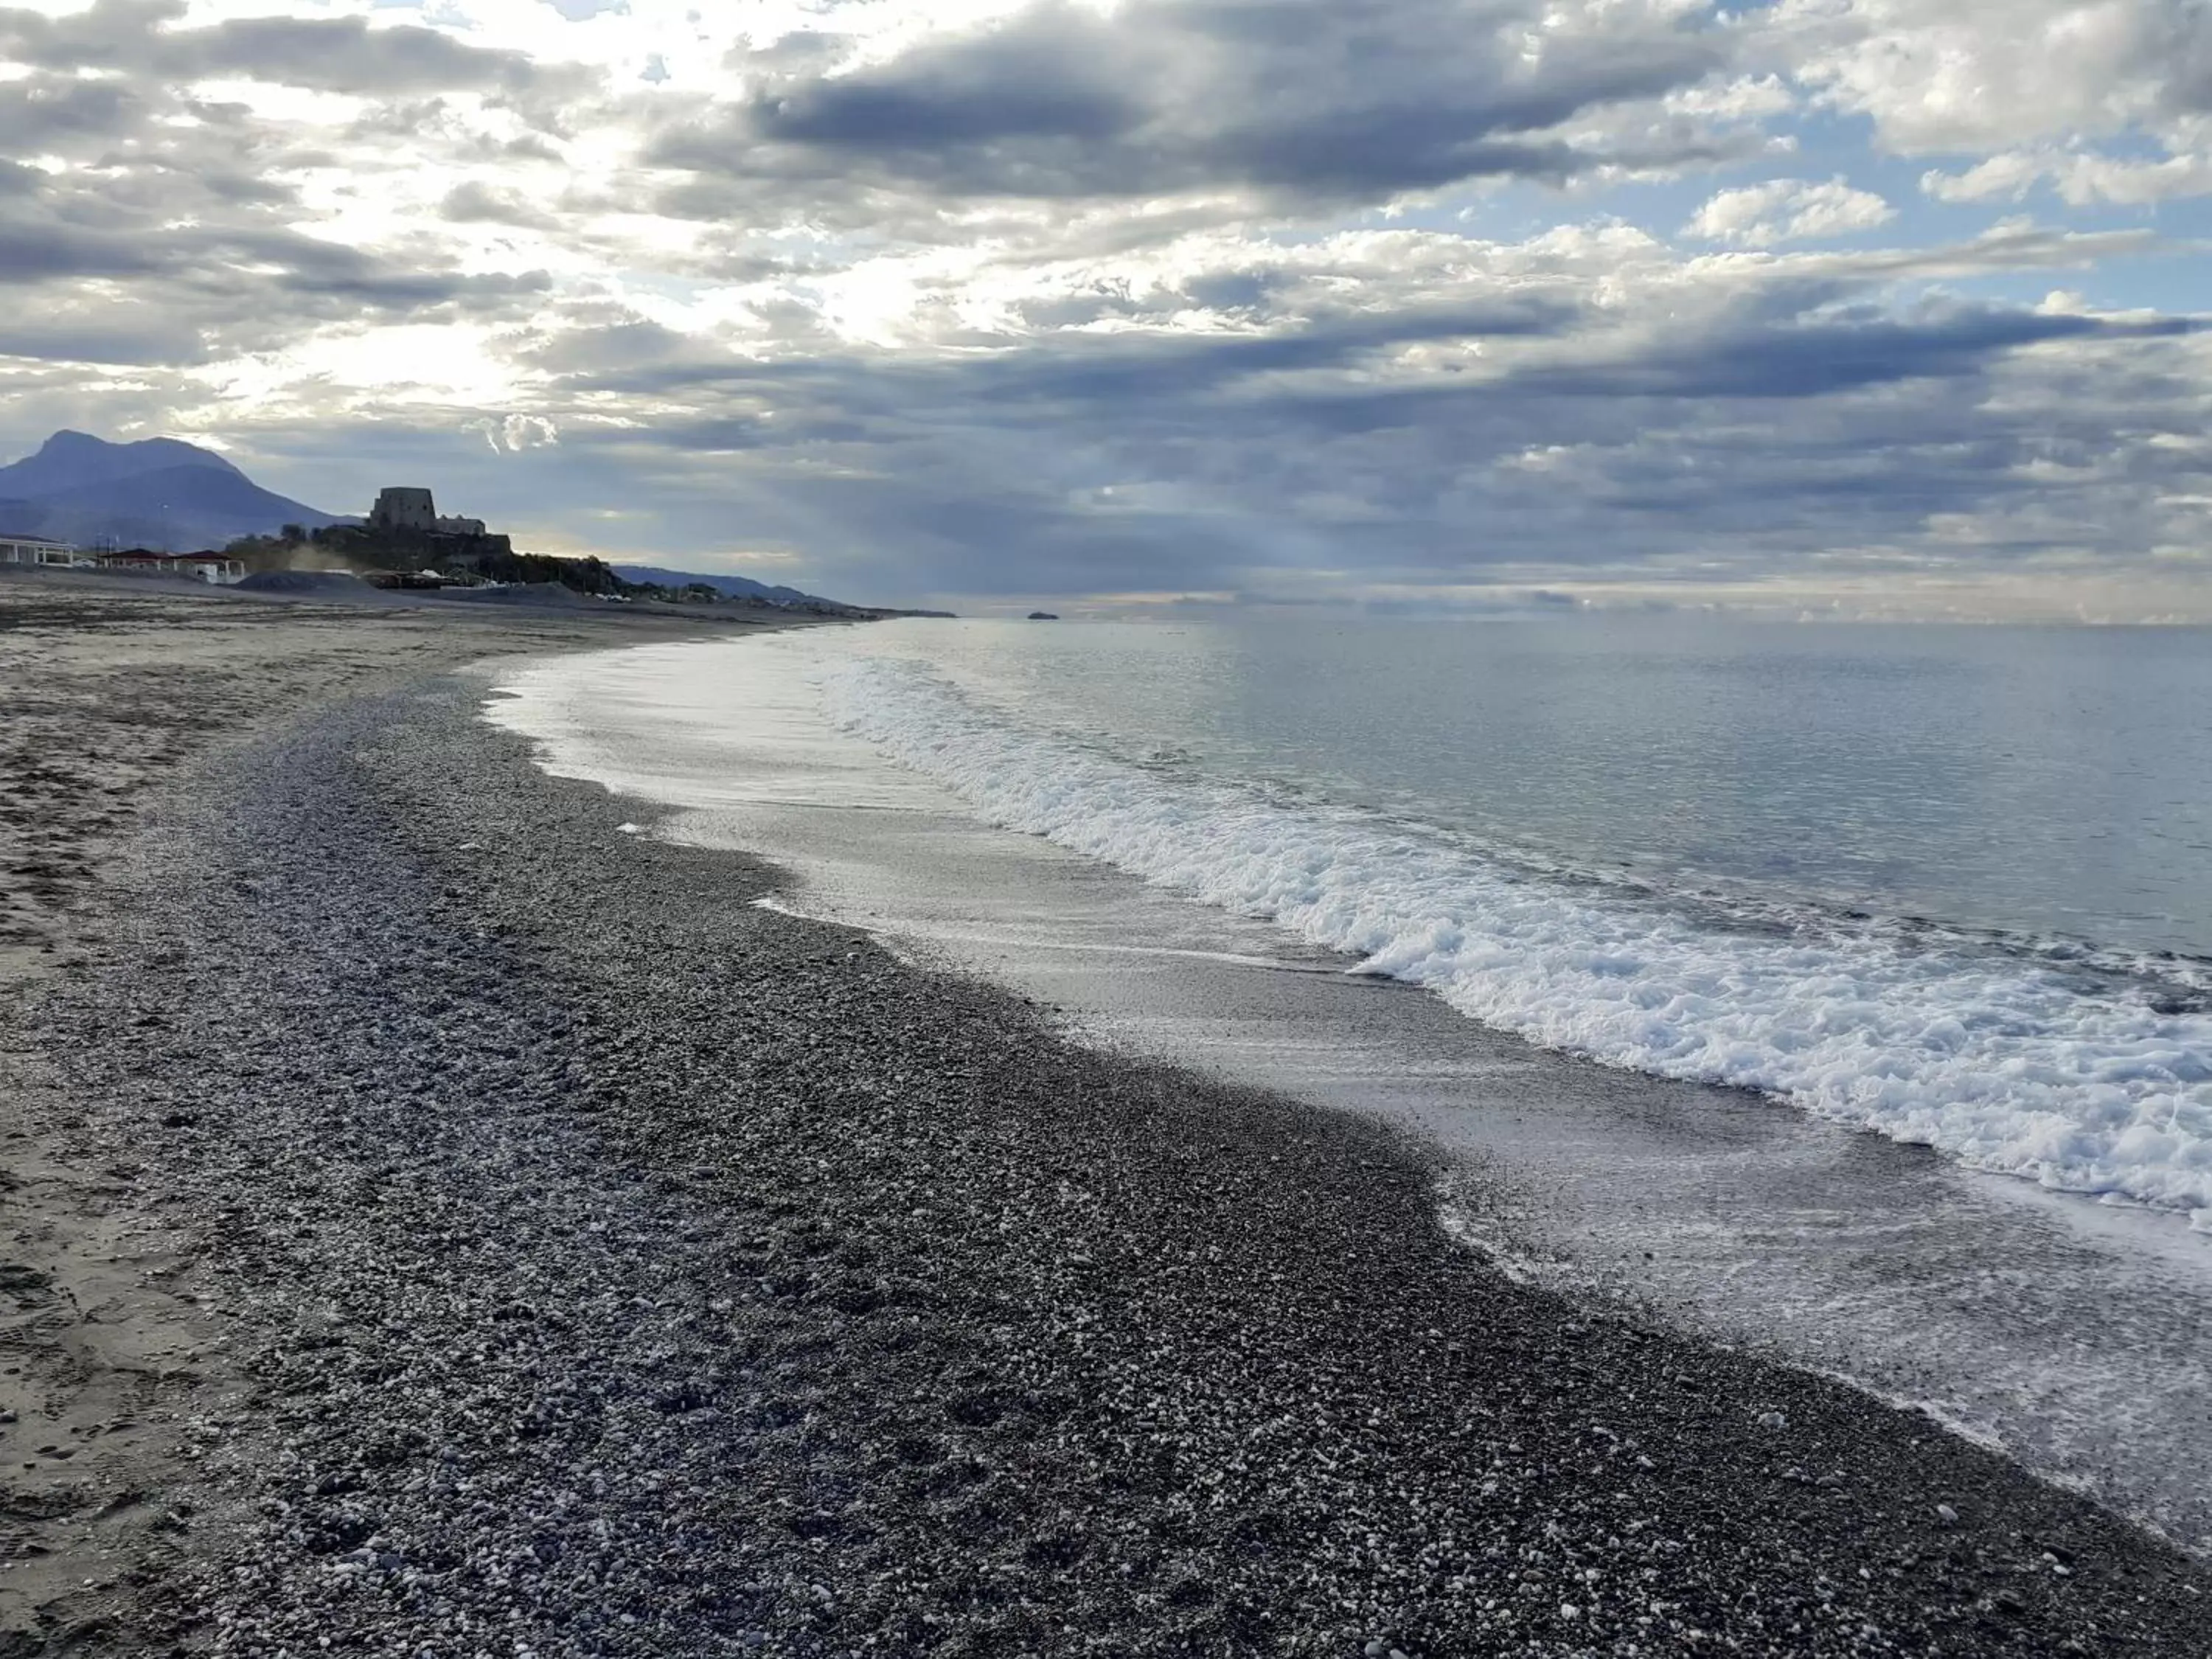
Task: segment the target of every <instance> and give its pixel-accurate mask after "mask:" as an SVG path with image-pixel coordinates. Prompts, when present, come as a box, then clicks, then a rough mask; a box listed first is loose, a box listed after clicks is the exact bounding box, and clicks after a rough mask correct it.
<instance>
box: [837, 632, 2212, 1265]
mask: <svg viewBox="0 0 2212 1659" xmlns="http://www.w3.org/2000/svg"><path fill="white" fill-rule="evenodd" d="M821 684H822V691H823V701H824V704H825V707H826V708H827V709H828V711H829V715H830V718H831V719H832V720H834V721H835V722H836V724H838V725H839V726H842V728H843V729H845V730H846V731H848V732H852V733H853V734H854V735H855V736H858V737H860V738H866V740H868V741H870V742H871V743H872V744H875V745H876V746H877V747H878V749H880V750H882V751H883V752H884V754H885V755H886V756H888V757H890V759H892V760H894V761H896V762H897V763H900V764H902V765H903V766H906V767H908V768H910V769H913V770H915V771H917V772H920V773H921V774H924V775H927V776H928V777H930V778H933V779H934V780H936V781H939V782H940V783H942V784H943V785H945V786H946V787H949V788H951V790H952V791H954V792H955V793H957V794H958V795H959V796H960V797H962V798H963V799H964V800H965V801H967V802H968V803H969V805H971V806H972V807H973V809H974V810H975V811H976V812H977V813H978V814H979V815H980V816H981V817H984V818H985V819H987V820H988V821H989V822H991V823H996V824H1000V825H1003V826H1005V827H1006V828H1008V829H1018V830H1023V831H1026V832H1029V833H1030V834H1034V835H1039V836H1046V837H1048V838H1049V839H1050V840H1052V841H1054V842H1058V843H1059V844H1060V845H1061V846H1063V847H1066V848H1072V849H1073V850H1075V851H1078V852H1080V853H1084V854H1090V855H1091V856H1093V857H1097V858H1099V859H1103V860H1106V861H1108V862H1109V863H1112V864H1115V865H1117V866H1121V867H1122V868H1124V869H1127V870H1129V871H1131V872H1134V873H1136V874H1138V875H1140V876H1142V877H1144V878H1146V879H1147V880H1149V881H1151V882H1153V883H1155V884H1158V885H1160V886H1163V887H1166V888H1170V889H1172V890H1176V891H1179V892H1182V893H1185V894H1187V895H1188V896H1191V897H1193V898H1195V899H1199V900H1201V901H1203V902H1207V903H1211V904H1215V905H1219V906H1222V907H1224V908H1229V909H1232V910H1236V911H1238V912H1241V913H1243V914H1244V915H1254V916H1260V917H1264V918H1267V919H1268V920H1271V921H1274V922H1276V923H1278V924H1279V925H1281V926H1282V927H1285V928H1288V929H1290V930H1291V931H1293V932H1295V933H1298V934H1300V935H1302V936H1303V937H1304V938H1305V939H1309V940H1310V941H1312V942H1314V943H1316V944H1318V945H1327V946H1329V947H1331V948H1333V949H1335V950H1338V951H1346V952H1348V953H1351V954H1352V955H1354V956H1356V957H1358V958H1360V961H1359V971H1364V972H1369V973H1376V974H1385V975H1390V976H1392V977H1395V978H1397V979H1401V980H1405V981H1410V982H1411V983H1413V984H1416V985H1419V986H1422V987H1426V988H1428V989H1429V990H1431V991H1433V992H1434V993H1436V994H1437V995H1439V996H1441V997H1443V999H1444V1000H1446V1001H1447V1002H1448V1003H1449V1004H1450V1005H1451V1006H1452V1007H1454V1008H1455V1009H1457V1010H1458V1011H1459V1012H1462V1013H1463V1014H1465V1015H1467V1016H1468V1017H1469V1018H1474V1019H1478V1020H1480V1021H1482V1022H1483V1023H1485V1024H1488V1025H1491V1026H1493V1027H1496V1028H1498V1029H1500V1030H1506V1031H1510V1032H1513V1033H1515V1034H1516V1035H1517V1036H1522V1037H1523V1038H1526V1039H1527V1040H1528V1041H1530V1042H1535V1043H1539V1044H1541V1045H1543V1046H1544V1047H1547V1048H1555V1049H1559V1050H1563V1051H1565V1052H1568V1053H1571V1054H1581V1055H1584V1056H1587V1057H1589V1058H1590V1059H1592V1060H1598V1061H1601V1062H1602V1063H1604V1064H1607V1065H1610V1066H1621V1067H1626V1068H1630V1069H1633V1070H1638V1071H1642V1072H1648V1073H1654V1074H1656V1075H1657V1076H1661V1077H1668V1078H1679V1079H1693V1080H1697V1081H1701V1082H1708V1083H1716V1084H1724V1085H1733V1086H1736V1087H1741V1088H1748V1089H1755V1090H1759V1091H1765V1092H1767V1093H1769V1094H1771V1095H1773V1096H1776V1097H1779V1098H1782V1099H1784V1100H1787V1101H1790V1102H1791V1103H1795V1104H1796V1105H1799V1106H1801V1107H1803V1108H1805V1109H1808V1110H1810V1111H1813V1112H1816V1113H1819V1114H1820V1115H1822V1116H1825V1117H1828V1118H1832V1119H1835V1120H1837V1121H1841V1122H1844V1123H1848V1124H1851V1125H1854V1126H1857V1127H1864V1128H1868V1129H1872V1130H1875V1131H1877V1132H1879V1133H1882V1134H1885V1135H1887V1136H1890V1137H1891V1138H1893V1139H1897V1140H1900V1141H1907V1142H1911V1143H1915V1144H1921V1145H1926V1146H1933V1147H1936V1148H1938V1149H1940V1150H1942V1151H1943V1152H1947V1153H1949V1154H1951V1155H1952V1156H1954V1157H1955V1158H1960V1159H1961V1160H1963V1161H1965V1162H1966V1163H1969V1164H1974V1165H1976V1166H1978V1167H1980V1168H1984V1169H1989V1170H2001V1171H2004V1172H2006V1173H2008V1174H2012V1175H2018V1176H2027V1177H2029V1178H2031V1179H2033V1180H2036V1181H2039V1182H2042V1183H2043V1184H2044V1185H2045V1186H2047V1187H2052V1188H2064V1189H2067V1190H2070V1191H2075V1192H2081V1193H2089V1194H2103V1195H2106V1196H2109V1197H2112V1198H2113V1199H2116V1200H2130V1201H2134V1202H2138V1203H2142V1204H2148V1205H2154V1206H2161V1207H2166V1208H2170V1209H2177V1210H2182V1211H2186V1212H2191V1216H2192V1220H2193V1222H2194V1225H2197V1226H2198V1227H2199V1228H2201V1229H2203V1230H2206V1231H2212V1012H2208V1011H2207V1008H2206V1000H2205V998H2204V997H2203V994H2202V987H2201V984H2200V983H2199V982H2198V981H2200V980H2201V975H2196V974H2193V973H2191V972H2188V971H2186V965H2185V964H2177V971H2176V972H2174V973H2172V974H2162V973H2159V972H2155V971H2124V970H2122V969H2118V968H2116V967H2114V966H2112V965H2111V964H2105V965H2095V964H2087V965H2085V964H2083V963H2067V962H2065V961H2063V959H2058V958H2055V957H2053V956H2052V955H2051V952H2050V951H2049V950H2048V947H2047V946H2039V945H2036V944H2034V943H2033V942H2032V941H2025V940H2022V941H2017V942H2013V943H2009V944H2008V942H2006V941H2004V940H2002V939H1984V938H1978V937H1975V936H1969V935H1966V934H1962V933H1945V932H1944V931H1942V930H1941V929H1918V928H1910V927H1899V926H1898V925H1896V924H1895V923H1894V922H1885V921H1881V920H1880V919H1868V918H1852V917H1848V916H1845V915H1841V914H1839V913H1836V912H1833V911H1824V910H1822V909H1820V908H1818V907H1814V906H1809V905H1808V906H1806V907H1803V908H1802V909H1784V908H1780V907H1776V906H1773V905H1771V904H1767V905H1762V906H1759V907H1755V908H1753V907H1744V908H1739V909H1734V910H1732V909H1731V908H1729V907H1728V906H1726V905H1724V904H1717V903H1715V902H1712V901H1711V899H1710V898H1702V899H1694V900H1693V899H1692V897H1691V896H1686V895H1685V896H1680V898H1679V899H1677V898H1673V897H1670V896H1668V895H1666V894H1663V893H1653V892H1650V891H1642V892H1638V891H1632V890H1615V889H1609V888H1607V886H1605V885H1604V884H1598V883H1594V882H1590V881H1588V880H1578V879H1576V878H1573V877H1572V876H1571V874H1569V873H1567V872H1547V871H1543V870H1540V869H1534V868H1531V867H1528V866H1523V865H1519V864H1516V863H1514V862H1512V861H1510V860H1506V859H1504V858H1502V857H1499V856H1498V855H1496V854H1492V853H1490V852H1487V851H1486V849H1484V848H1480V847H1479V846H1477V845H1475V844H1474V843H1473V842H1470V841H1468V840H1466V839H1464V838H1462V837H1458V836H1454V835H1452V834H1450V833H1449V832H1446V831H1443V830H1437V829H1427V828H1424V827H1413V826H1408V825H1406V824H1402V823H1393V822H1391V821H1390V820H1389V819H1388V818H1386V817H1383V816H1382V815H1380V814H1377V813H1375V812H1371V811H1365V810H1363V809H1360V808H1358V807H1352V806H1345V805H1332V804H1329V803H1327V802H1321V801H1315V800H1310V799H1299V798H1297V797H1296V796H1295V795H1293V794H1291V793H1286V792H1285V791H1283V790H1280V789H1269V788H1266V787H1260V786H1258V785H1252V786H1246V785H1243V784H1240V783H1237V782H1235V781H1222V780H1219V779H1209V778H1207V777H1206V776H1203V775H1199V774H1197V773H1195V772H1194V771H1193V770H1192V769H1188V768H1179V767H1177V766H1176V765H1173V764H1163V763H1161V762H1160V761H1158V759H1157V758H1154V757H1145V758H1142V759H1124V758H1121V757H1116V756H1115V755H1114V754H1112V753H1111V752H1110V751H1109V750H1105V749H1103V748H1101V747H1100V746H1098V745H1097V744H1091V743H1087V742H1085V741H1084V740H1081V739H1079V738H1074V737H1073V736H1071V735H1069V734H1066V733H1063V732H1054V731H1050V730H1047V729H1043V728H1042V727H1038V726H1033V725H1030V724H1029V723H1027V722H1024V721H1022V720H1019V719H1018V718H1015V717H1013V716H1012V715H1009V714H1003V713H1000V712H999V711H997V710H994V709H991V708H985V707H982V706H980V705H978V704H976V703H975V702H971V701H970V700H969V699H968V698H967V697H965V696H963V694H962V693H961V692H960V691H959V690H957V688H956V687H954V686H953V685H951V684H949V683H948V682H946V681H945V680H944V679H942V678H939V677H937V676H936V675H934V674H932V673H931V672H929V671H927V669H925V668H922V667H921V666H919V665H915V664H913V663H909V662H903V661H896V660H884V659H864V660H860V661H854V662H846V663H842V664H839V665H836V666H834V667H831V668H830V669H829V670H828V671H827V672H826V673H825V675H824V676H823V680H822V683H821Z"/></svg>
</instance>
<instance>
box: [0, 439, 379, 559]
mask: <svg viewBox="0 0 2212 1659" xmlns="http://www.w3.org/2000/svg"><path fill="white" fill-rule="evenodd" d="M337 522H338V518H337V514H335V513H324V512H320V511H319V510H318V509H316V508H314V507H309V506H307V505H306V504H305V503H303V502H301V501H292V500H290V499H289V497H286V496H283V495H277V494H276V493H275V492H274V491H273V490H267V489H262V488H261V486H260V485H258V484H257V483H254V482H253V481H252V479H251V478H249V477H246V475H245V474H244V473H243V472H240V471H239V470H238V469H237V468H236V467H234V466H233V465H231V464H230V463H229V462H228V461H227V460H225V459H223V458H222V456H220V455H218V454H216V453H214V452H213V451H212V450H206V449H202V448H199V447H197V446H196V445H193V444H188V443H184V442H181V441H179V440H177V439H174V438H149V439H146V440H144V441H142V442H138V443H129V444H112V443H108V442H106V441H105V440H102V439H100V438H94V437H92V436H90V435H88V434H86V433H82V432H57V433H55V434H54V435H53V436H52V437H51V438H49V439H47V440H46V442H45V443H44V444H42V445H40V447H39V451H38V453H36V454H34V455H30V456H27V457H25V458H24V459H21V460H20V461H17V462H15V463H14V464H13V465H8V466H0V530H6V531H11V532H15V533H16V534H19V535H26V536H49V537H52V538H55V539H57V540H60V541H70V542H76V543H77V544H79V545H81V546H94V545H96V544H99V543H100V541H102V540H103V539H112V540H113V541H114V542H115V543H117V544H120V545H122V546H125V547H150V548H159V549H167V550H173V551H184V550H192V549H197V548H203V547H221V546H222V545H223V544H225V543H227V542H229V541H232V540H234V539H235V538H238V537H240V536H254V535H264V534H266V533H268V532H270V531H273V530H276V529H277V528H279V527H280V526H283V525H288V524H296V525H303V526H306V527H307V528H308V529H311V530H313V529H319V528H321V527H322V526H325V525H331V524H336V523H337Z"/></svg>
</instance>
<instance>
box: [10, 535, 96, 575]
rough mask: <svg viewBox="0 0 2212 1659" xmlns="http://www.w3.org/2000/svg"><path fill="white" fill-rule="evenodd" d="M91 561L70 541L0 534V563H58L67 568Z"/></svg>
mask: <svg viewBox="0 0 2212 1659" xmlns="http://www.w3.org/2000/svg"><path fill="white" fill-rule="evenodd" d="M91 562H92V561H91V560H90V559H88V558H86V557H85V556H84V555H83V554H82V553H80V552H78V551H77V550H76V545H75V544H73V543H70V542H56V541H49V540H47V539H46V538H45V537H44V536H0V564H15V565H24V564H36V565H58V566H60V567H61V568H64V569H67V568H70V566H72V565H86V564H90V563H91Z"/></svg>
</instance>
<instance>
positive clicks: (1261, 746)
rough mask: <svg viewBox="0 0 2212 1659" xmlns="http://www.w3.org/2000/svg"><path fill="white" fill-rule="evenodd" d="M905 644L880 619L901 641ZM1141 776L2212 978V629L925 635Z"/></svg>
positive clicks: (963, 666) (974, 675)
mask: <svg viewBox="0 0 2212 1659" xmlns="http://www.w3.org/2000/svg"><path fill="white" fill-rule="evenodd" d="M886 631H890V630H886ZM901 631H903V632H904V633H905V635H906V637H903V638H900V639H898V640H896V642H893V641H886V640H883V639H880V638H868V637H863V638H861V639H860V640H859V641H856V642H855V648H857V649H859V650H861V651H864V652H871V653H872V652H875V651H877V650H878V649H880V648H884V647H889V648H890V650H891V651H893V652H895V653H896V654H898V655H901V656H905V657H909V658H912V659H919V660H921V661H926V662H927V663H929V664H931V665H933V667H934V668H935V669H936V670H937V671H939V672H940V673H942V674H943V675H945V677H946V678H949V679H951V681H953V682H954V683H955V684H958V685H960V686H961V687H962V688H963V690H966V691H967V692H969V695H970V696H973V697H975V699H976V700H977V701H978V702H982V703H984V704H987V705H988V706H991V707H994V708H999V709H1001V710H1004V711H1007V712H1010V713H1013V714H1018V715H1019V716H1020V717H1022V718H1024V719H1025V720H1030V721H1033V722H1036V723H1037V724H1039V725H1042V726H1048V727H1052V728H1055V729H1057V730H1059V731H1060V732H1066V733H1068V734H1071V735H1074V736H1078V737H1079V738H1082V739H1083V740H1085V742H1088V743H1091V744H1097V746H1099V748H1100V749H1101V750H1102V751H1103V752H1105V753H1108V754H1110V755H1114V756H1118V757H1122V758H1125V759H1127V760H1130V761H1133V762H1134V763H1139V764H1146V765H1152V766H1155V767H1162V768H1172V769H1184V770H1187V771H1188V772H1190V773H1193V774H1197V775H1207V776H1211V777H1216V778H1221V779H1233V780H1240V781H1250V782H1255V783H1258V784H1261V785H1264V786H1270V787H1276V788H1279V789H1286V790H1292V791H1296V792H1299V793H1303V794H1304V795H1306V796H1307V797H1309V798H1310V799H1313V800H1314V801H1316V802H1317V803H1337V804H1346V805H1358V806H1361V807H1365V808H1369V809H1372V810H1375V811H1379V812H1381V813H1383V814H1386V815H1389V816H1392V817H1401V818H1403V819H1405V820H1406V821H1407V822H1408V823H1422V824H1427V825H1433V826H1437V827H1439V828H1443V829H1451V830H1456V831H1460V832H1463V833H1465V834H1467V835H1468V836H1472V837H1474V838H1475V839H1476V840H1478V841H1479V842H1481V843H1483V844H1484V845H1486V846H1487V847H1489V848H1493V849H1495V850H1497V851H1498V852H1500V853H1504V854H1517V855H1519V856H1521V857H1523V858H1527V859H1531V860H1538V861H1542V862H1545V863H1548V864H1551V865H1553V866H1558V867H1559V868H1561V869H1563V870H1566V871H1581V872H1585V873H1588V874H1591V875H1610V876H1615V877H1618V876H1623V875H1626V876H1629V877H1632V878H1639V879H1643V880H1646V881H1650V882H1652V883H1655V884H1661V885H1662V886H1664V887H1667V888H1670V889H1674V890H1698V889H1701V888H1705V889H1719V890H1723V891H1727V892H1729V893H1734V894H1740V895H1748V896H1765V897H1767V898H1771V899H1774V900H1778V901H1782V902H1804V901H1811V902H1819V903H1821V904H1824V905H1828V906H1833V907H1838V908H1847V909H1857V910H1863V911H1866V912H1869V913H1872V914H1874V915H1882V916H1894V917H1905V916H1922V917H1927V918H1932V919H1936V920H1939V921H1947V922H1951V923H1954V924H1958V925H1960V926H1964V927H1976V928H1994V929H2000V930H2003V931H2006V932H2008V933H2017V934H2021V935H2023V936H2029V937H2033V936H2039V935H2041V936H2052V937H2057V938H2063V939H2071V940H2077V941H2081V942H2083V943H2086V944H2090V945H2097V946H2100V947H2106V948H2110V949H2114V950H2118V951H2129V952H2157V951H2170V952H2175V953H2179V954H2182V955H2186V956H2192V957H2212V633H2208V632H2207V631H2204V630H2199V629H2045V628H2037V629H2010V628H1963V627H1961V628H1931V627H1913V628H1879V627H1868V626H1807V625H1784V624H1744V623H1735V624H1730V623H1720V622H1686V621H1680V620H1674V619H1663V620H1662V619H1642V618H1639V619H1634V620H1622V621H1613V622H1605V621H1574V622H1559V623H1534V624H1528V623H1514V624H1498V623H1479V624H1466V623H1352V622H1346V623H1287V624H1282V623H1271V624H1268V625H1267V626H1264V627H1261V626H1244V627H1229V626H1208V625H1200V624H1192V625H1182V626H1175V625H1170V626H1159V625H1146V624H1137V623H1124V624H1113V623H1107V624H1068V623H1060V624H1057V625H1054V624H1048V623H1035V624H1030V623H1020V624H1007V625H995V624H973V623H963V624H955V625H935V624H929V623H918V624H912V625H908V627H907V628H905V629H903V630H901Z"/></svg>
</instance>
